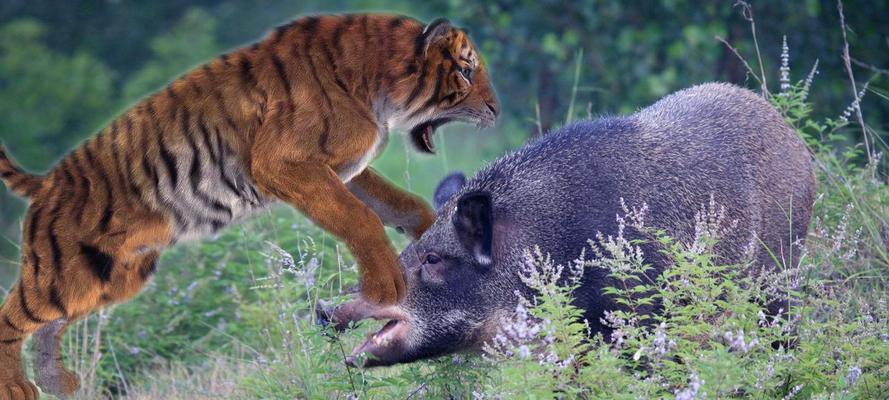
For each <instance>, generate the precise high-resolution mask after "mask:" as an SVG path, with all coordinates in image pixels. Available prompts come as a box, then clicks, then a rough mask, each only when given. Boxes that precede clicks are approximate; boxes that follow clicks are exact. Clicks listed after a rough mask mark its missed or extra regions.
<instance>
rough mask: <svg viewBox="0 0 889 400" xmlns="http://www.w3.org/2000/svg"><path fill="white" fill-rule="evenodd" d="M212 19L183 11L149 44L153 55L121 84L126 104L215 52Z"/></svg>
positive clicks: (195, 11)
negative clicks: (169, 27) (166, 29)
mask: <svg viewBox="0 0 889 400" xmlns="http://www.w3.org/2000/svg"><path fill="white" fill-rule="evenodd" d="M215 33H216V20H215V18H214V17H213V16H212V15H210V14H209V13H207V12H206V11H204V10H202V9H200V8H192V9H189V10H188V11H186V12H185V14H184V15H183V16H182V18H181V19H180V20H179V22H177V23H176V25H174V26H173V27H172V29H170V31H169V32H166V33H164V34H161V35H160V36H158V37H156V38H154V39H152V40H151V42H150V43H149V47H150V48H151V51H152V54H153V57H152V59H151V60H150V61H148V62H147V63H145V65H143V66H142V68H140V69H139V70H138V71H136V72H135V73H134V74H133V76H132V77H131V78H130V79H129V80H128V81H127V83H126V84H125V85H124V87H123V98H124V100H125V103H127V104H130V103H132V102H134V101H135V100H138V99H139V98H141V97H142V96H144V95H145V94H147V93H150V92H153V91H156V90H157V89H158V88H160V87H162V86H163V85H164V84H166V83H167V82H170V81H171V80H172V79H173V78H174V77H176V76H177V75H179V74H182V73H183V72H185V71H187V70H189V69H190V68H191V67H194V66H195V65H198V64H201V63H203V62H206V61H207V60H209V59H211V58H213V57H214V56H216V55H218V54H219V53H220V52H221V50H222V48H221V46H220V44H219V43H218V42H217V41H216V36H215Z"/></svg>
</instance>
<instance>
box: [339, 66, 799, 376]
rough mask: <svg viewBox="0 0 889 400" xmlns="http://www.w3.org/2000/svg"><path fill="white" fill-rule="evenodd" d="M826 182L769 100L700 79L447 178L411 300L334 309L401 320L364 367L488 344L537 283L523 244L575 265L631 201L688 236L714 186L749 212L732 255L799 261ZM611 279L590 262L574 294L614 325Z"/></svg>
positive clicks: (416, 257) (417, 264)
mask: <svg viewBox="0 0 889 400" xmlns="http://www.w3.org/2000/svg"><path fill="white" fill-rule="evenodd" d="M815 189H816V181H815V176H814V172H813V168H812V163H811V159H810V155H809V152H808V150H807V148H806V146H805V145H804V143H803V141H802V140H800V139H799V138H798V137H797V136H796V134H795V133H794V132H793V130H791V128H789V127H788V126H787V125H786V124H785V122H784V120H783V118H782V117H781V115H780V114H779V113H778V112H777V111H776V110H775V109H774V108H773V107H771V106H770V105H769V103H768V102H767V101H766V100H764V99H763V98H762V97H760V96H758V95H756V94H754V93H752V92H750V91H748V90H746V89H742V88H739V87H736V86H733V85H729V84H722V83H710V84H704V85H700V86H695V87H692V88H689V89H685V90H682V91H679V92H676V93H673V94H671V95H669V96H667V97H665V98H663V99H661V100H660V101H658V102H656V103H655V104H653V105H651V106H649V107H647V108H644V109H642V110H641V111H639V112H637V113H636V114H634V115H631V116H626V117H607V118H601V119H598V120H594V121H585V122H579V123H575V124H573V125H570V126H567V127H564V128H562V129H559V130H557V131H555V132H551V133H548V134H546V135H544V136H543V137H541V138H539V139H537V140H535V141H533V142H531V143H530V144H528V145H526V146H524V147H523V148H522V149H520V150H518V151H516V152H514V153H511V154H509V155H506V156H504V157H502V158H500V159H499V160H497V161H495V162H494V163H492V164H491V165H489V166H487V167H486V168H484V169H482V170H481V171H480V172H478V174H476V175H475V177H474V178H472V179H471V180H469V181H468V182H465V184H464V183H463V177H462V175H453V176H450V177H448V178H447V179H445V181H444V182H442V184H441V185H440V187H439V190H438V192H437V193H436V194H435V199H436V203H438V204H436V205H437V206H438V212H437V217H436V220H435V223H434V225H433V226H432V227H431V228H430V229H429V230H428V231H426V232H425V234H423V235H422V237H421V238H420V239H419V240H417V241H416V242H414V243H412V244H410V245H409V246H408V247H407V248H406V249H405V250H404V252H402V254H401V263H402V266H403V268H404V274H405V277H406V282H407V290H408V293H407V297H406V299H405V301H404V302H403V303H401V304H399V305H397V306H393V307H386V308H380V307H376V306H372V305H370V304H367V303H363V302H361V301H360V300H359V301H354V302H350V303H346V304H344V305H342V306H340V307H339V308H337V309H336V311H335V312H334V313H333V316H332V319H333V322H335V323H336V324H337V327H338V328H343V327H345V326H346V325H347V324H348V323H349V322H351V321H358V320H362V319H366V318H374V319H383V320H385V319H388V320H389V321H388V323H386V324H385V326H384V327H383V328H382V329H381V330H380V331H379V332H377V333H375V334H373V335H371V336H370V337H368V339H367V340H366V341H365V342H364V343H362V344H361V345H359V346H358V347H357V348H356V349H355V350H354V351H353V353H352V357H351V358H350V360H349V361H350V362H353V363H354V362H355V359H356V357H357V356H358V355H360V354H362V353H366V354H367V355H368V358H367V362H366V363H365V364H364V366H377V365H391V364H396V363H405V362H410V361H414V360H418V359H423V358H429V357H435V356H439V355H443V354H448V353H453V352H457V351H464V350H474V349H478V348H480V346H481V345H482V344H483V343H485V342H486V341H488V340H489V339H491V338H492V336H493V335H494V334H495V333H496V330H497V324H498V323H499V322H500V321H501V317H502V316H503V315H507V314H509V313H510V312H511V311H512V310H514V309H515V306H516V304H517V296H516V294H515V293H516V291H517V290H518V291H520V292H525V293H527V291H528V288H527V287H525V286H524V285H523V283H522V282H521V280H520V278H519V274H518V271H519V270H520V266H521V265H522V262H523V251H524V250H525V249H528V248H531V247H533V246H539V247H540V248H541V249H542V250H543V251H545V252H547V253H549V254H550V255H551V256H552V258H553V261H554V262H556V263H561V264H562V265H567V263H568V262H570V261H572V260H574V259H576V258H577V257H578V256H579V255H580V253H581V251H582V249H584V248H585V247H587V246H588V239H591V238H593V237H594V236H595V235H596V233H597V232H602V233H603V234H605V235H615V234H616V232H617V229H618V227H617V221H616V218H615V217H616V215H618V214H621V213H622V208H621V199H624V201H625V202H626V204H629V205H634V206H640V205H642V204H643V203H644V204H647V205H648V207H649V211H648V215H647V216H646V225H648V226H653V227H657V228H661V229H664V230H666V231H667V232H668V233H669V234H670V235H671V236H672V237H674V238H677V239H679V240H688V239H690V238H691V237H693V235H694V234H695V230H694V227H695V214H696V213H697V212H698V211H699V210H700V209H701V207H702V205H706V204H709V202H710V201H711V198H712V199H713V200H714V201H715V203H716V204H718V205H720V206H723V207H725V220H728V221H736V222H737V226H736V227H735V228H734V229H732V230H730V231H729V232H727V233H726V234H725V236H723V237H722V238H721V240H722V241H721V242H720V244H719V245H718V246H717V247H716V250H715V251H716V252H717V253H718V256H720V257H721V258H722V261H723V262H729V263H732V262H738V261H740V260H741V259H742V257H744V255H745V251H746V252H748V257H749V251H750V250H751V248H750V247H749V246H750V244H751V243H753V244H754V245H755V247H753V248H752V251H753V252H754V254H753V257H754V258H753V259H754V260H756V261H757V262H758V263H759V264H761V265H765V266H767V267H775V266H776V265H777V264H778V263H796V262H797V258H798V257H797V254H798V253H799V249H798V248H797V246H798V245H799V244H800V243H801V241H802V240H803V239H804V238H805V235H806V231H807V229H808V225H809V219H810V215H811V208H812V203H813V201H814V196H815ZM653 246H655V245H654V244H651V245H644V246H643V247H642V249H643V251H644V252H645V257H646V262H647V263H650V264H651V265H652V266H653V267H654V271H653V273H655V274H657V273H659V272H660V271H662V270H663V268H665V267H666V265H665V264H666V260H663V259H661V258H659V257H658V252H657V249H656V248H654V247H653ZM607 286H610V283H609V280H608V278H607V276H606V272H604V271H603V270H601V269H596V268H587V270H586V271H585V272H584V276H583V280H582V285H581V287H580V288H579V289H577V290H576V292H575V296H576V300H575V301H576V305H577V306H579V307H581V308H582V309H583V310H585V315H584V317H585V318H586V319H587V321H588V322H589V324H590V327H591V328H592V331H593V332H594V333H595V332H602V333H603V334H605V335H606V337H607V334H608V333H609V330H608V327H607V326H605V325H603V324H602V323H601V322H600V319H601V317H602V316H603V312H604V311H606V310H610V309H616V308H617V307H618V306H617V304H615V303H614V302H613V301H612V300H611V299H609V298H608V296H605V295H603V293H602V288H604V287H607ZM770 307H774V308H777V307H786V305H782V304H772V305H770ZM785 309H786V308H785ZM360 358H363V357H360Z"/></svg>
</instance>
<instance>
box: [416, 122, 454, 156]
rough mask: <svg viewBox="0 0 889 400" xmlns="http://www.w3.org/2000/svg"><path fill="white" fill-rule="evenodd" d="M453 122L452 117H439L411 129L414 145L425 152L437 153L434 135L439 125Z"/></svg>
mask: <svg viewBox="0 0 889 400" xmlns="http://www.w3.org/2000/svg"><path fill="white" fill-rule="evenodd" d="M448 122H451V119H450V118H439V119H433V120H430V121H426V122H423V123H421V124H419V125H417V126H415V127H414V128H413V129H411V141H412V142H413V143H414V147H416V148H417V150H420V151H422V152H424V153H429V154H435V142H433V141H432V135H433V134H434V133H435V130H436V129H438V127H440V126H442V125H444V124H446V123H448Z"/></svg>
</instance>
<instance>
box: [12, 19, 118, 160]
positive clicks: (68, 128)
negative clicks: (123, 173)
mask: <svg viewBox="0 0 889 400" xmlns="http://www.w3.org/2000/svg"><path fill="white" fill-rule="evenodd" d="M45 32H46V27H45V26H44V25H42V24H41V23H40V22H38V21H35V20H28V19H24V20H18V21H14V22H12V23H9V24H7V25H5V26H3V27H2V30H0V88H2V92H3V96H0V109H3V110H16V112H15V113H5V114H4V118H2V119H0V132H3V138H4V141H7V142H8V143H7V144H8V146H9V147H10V148H12V149H15V150H16V153H15V154H16V156H18V158H19V159H20V160H21V162H22V164H24V165H27V166H29V167H32V168H39V169H43V168H46V167H48V166H49V162H50V161H52V159H53V158H54V157H56V156H58V155H60V154H62V153H63V152H65V151H67V150H68V149H70V148H71V146H72V145H74V144H75V143H77V141H78V140H79V139H80V138H81V136H80V135H82V134H83V133H85V132H86V131H88V130H92V129H96V128H97V127H99V126H100V123H101V122H104V121H103V120H104V119H105V118H107V109H108V108H109V106H110V105H111V104H112V103H111V101H110V98H111V94H112V90H113V88H112V85H111V76H112V73H111V71H109V70H108V68H106V67H105V66H104V65H103V64H102V62H101V61H100V60H98V59H96V58H95V57H93V56H92V55H90V54H87V53H84V52H79V51H75V52H73V54H65V53H60V52H56V51H54V50H52V49H50V48H48V47H46V46H45V45H44V44H43V43H42V39H43V36H44V34H45ZM48 156H49V157H48Z"/></svg>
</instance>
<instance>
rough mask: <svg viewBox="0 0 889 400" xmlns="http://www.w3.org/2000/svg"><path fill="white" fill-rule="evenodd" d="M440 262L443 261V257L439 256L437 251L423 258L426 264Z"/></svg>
mask: <svg viewBox="0 0 889 400" xmlns="http://www.w3.org/2000/svg"><path fill="white" fill-rule="evenodd" d="M440 262H441V257H439V256H438V254H435V253H429V254H427V255H426V258H425V259H424V260H423V263H424V264H429V265H432V264H438V263H440Z"/></svg>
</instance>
